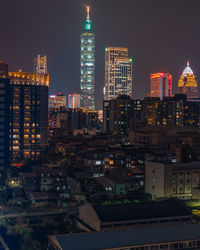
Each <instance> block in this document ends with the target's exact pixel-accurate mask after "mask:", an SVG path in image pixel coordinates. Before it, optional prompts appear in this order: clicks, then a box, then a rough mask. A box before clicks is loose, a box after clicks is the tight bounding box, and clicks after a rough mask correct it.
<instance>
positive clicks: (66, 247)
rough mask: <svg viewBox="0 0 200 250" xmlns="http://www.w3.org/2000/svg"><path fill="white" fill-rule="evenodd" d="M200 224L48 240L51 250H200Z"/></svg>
mask: <svg viewBox="0 0 200 250" xmlns="http://www.w3.org/2000/svg"><path fill="white" fill-rule="evenodd" d="M199 231H200V225H199V224H190V225H179V226H167V227H166V226H165V227H153V228H138V229H129V230H123V231H118V232H95V233H94V232H93V233H91V232H90V233H81V234H80V233H79V234H68V235H52V236H49V237H48V240H49V242H48V250H71V249H73V250H82V249H83V246H84V250H91V249H96V250H105V249H115V250H122V249H123V250H130V249H131V250H149V249H166V250H167V249H200V236H199Z"/></svg>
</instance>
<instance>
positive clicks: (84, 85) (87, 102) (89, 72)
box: [80, 7, 96, 109]
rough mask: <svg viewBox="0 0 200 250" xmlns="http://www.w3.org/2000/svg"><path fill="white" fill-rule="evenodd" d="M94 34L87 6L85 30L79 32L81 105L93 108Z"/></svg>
mask: <svg viewBox="0 0 200 250" xmlns="http://www.w3.org/2000/svg"><path fill="white" fill-rule="evenodd" d="M95 67H96V66H95V35H94V33H93V32H92V21H91V20H90V8H89V7H87V18H86V22H85V30H84V32H83V33H82V34H81V61H80V70H81V72H80V73H81V77H80V78H81V79H80V80H81V83H80V88H81V107H83V108H88V109H95V100H94V92H95Z"/></svg>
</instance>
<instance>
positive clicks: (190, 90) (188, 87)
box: [178, 61, 198, 99]
mask: <svg viewBox="0 0 200 250" xmlns="http://www.w3.org/2000/svg"><path fill="white" fill-rule="evenodd" d="M178 93H179V94H186V95H187V98H188V99H191V98H198V86H197V81H196V78H195V76H194V73H193V71H192V69H191V68H190V64H189V61H188V62H187V67H186V68H185V69H184V71H183V73H182V76H181V77H180V79H179V81H178Z"/></svg>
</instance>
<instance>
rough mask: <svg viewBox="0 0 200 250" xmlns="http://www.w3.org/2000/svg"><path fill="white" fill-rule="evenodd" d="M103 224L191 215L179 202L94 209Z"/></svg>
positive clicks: (171, 201)
mask: <svg viewBox="0 0 200 250" xmlns="http://www.w3.org/2000/svg"><path fill="white" fill-rule="evenodd" d="M93 208H94V210H95V212H96V213H97V215H98V217H99V218H100V220H101V221H102V222H111V221H126V220H142V219H153V218H163V217H176V216H187V215H191V213H190V211H189V210H188V209H187V208H186V207H185V206H184V205H183V204H182V203H181V202H180V201H177V200H173V199H171V200H166V201H159V202H148V203H140V204H125V205H123V204H122V205H109V206H94V207H93Z"/></svg>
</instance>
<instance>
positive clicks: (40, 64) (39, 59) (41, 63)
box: [34, 55, 47, 74]
mask: <svg viewBox="0 0 200 250" xmlns="http://www.w3.org/2000/svg"><path fill="white" fill-rule="evenodd" d="M34 73H36V74H47V57H46V56H40V55H37V56H36V57H35V58H34Z"/></svg>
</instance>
